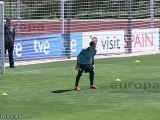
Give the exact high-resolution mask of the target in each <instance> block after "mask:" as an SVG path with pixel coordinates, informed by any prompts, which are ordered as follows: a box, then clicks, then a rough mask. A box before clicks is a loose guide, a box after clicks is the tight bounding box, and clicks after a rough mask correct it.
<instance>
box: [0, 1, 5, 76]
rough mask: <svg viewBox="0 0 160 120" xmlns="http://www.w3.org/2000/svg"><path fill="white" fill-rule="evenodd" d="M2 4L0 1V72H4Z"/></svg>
mask: <svg viewBox="0 0 160 120" xmlns="http://www.w3.org/2000/svg"><path fill="white" fill-rule="evenodd" d="M3 10H4V4H3V2H2V1H0V73H2V74H4V73H5V67H4V61H5V58H4V17H3V16H4V11H3Z"/></svg>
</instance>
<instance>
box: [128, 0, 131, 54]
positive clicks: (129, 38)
mask: <svg viewBox="0 0 160 120" xmlns="http://www.w3.org/2000/svg"><path fill="white" fill-rule="evenodd" d="M127 11H128V29H127V38H128V39H127V46H128V53H132V0H127Z"/></svg>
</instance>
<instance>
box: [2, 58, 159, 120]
mask: <svg viewBox="0 0 160 120" xmlns="http://www.w3.org/2000/svg"><path fill="white" fill-rule="evenodd" d="M136 60H139V61H140V62H134V61H136ZM95 64H96V70H95V84H96V86H97V87H99V89H98V90H91V89H89V79H88V74H83V76H82V78H81V80H80V85H79V86H80V88H81V89H82V90H81V91H80V92H77V91H74V90H73V88H74V82H75V76H76V74H77V72H76V70H75V69H74V67H75V65H76V61H66V62H54V63H45V64H36V65H27V66H17V67H16V69H10V68H6V74H4V75H2V74H1V75H0V117H1V118H0V119H1V120H6V118H2V117H4V115H19V117H20V119H21V120H158V119H159V118H160V114H159V111H160V102H159V101H160V56H159V55H149V56H138V57H126V58H106V59H97V60H95ZM116 79H120V80H121V81H115V80H116ZM2 93H7V94H8V95H2ZM8 119H11V118H8ZM17 119H18V118H17Z"/></svg>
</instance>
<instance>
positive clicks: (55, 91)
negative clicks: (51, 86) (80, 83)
mask: <svg viewBox="0 0 160 120" xmlns="http://www.w3.org/2000/svg"><path fill="white" fill-rule="evenodd" d="M69 91H73V89H68V90H54V91H52V92H51V93H65V92H69Z"/></svg>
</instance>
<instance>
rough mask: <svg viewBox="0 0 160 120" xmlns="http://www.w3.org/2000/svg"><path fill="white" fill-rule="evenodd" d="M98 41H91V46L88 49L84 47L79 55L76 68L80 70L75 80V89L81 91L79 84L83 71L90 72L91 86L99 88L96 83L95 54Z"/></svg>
mask: <svg viewBox="0 0 160 120" xmlns="http://www.w3.org/2000/svg"><path fill="white" fill-rule="evenodd" d="M95 48H96V43H95V42H94V41H91V42H90V47H88V48H86V49H82V50H81V52H80V53H79V55H78V56H77V65H76V68H75V69H76V70H77V71H78V74H77V76H76V81H75V90H76V91H80V88H79V86H78V84H79V80H80V77H81V76H82V73H83V72H85V73H89V79H90V88H91V89H98V88H97V87H96V86H95V85H94V84H93V81H94V56H95V55H96V49H95Z"/></svg>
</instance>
